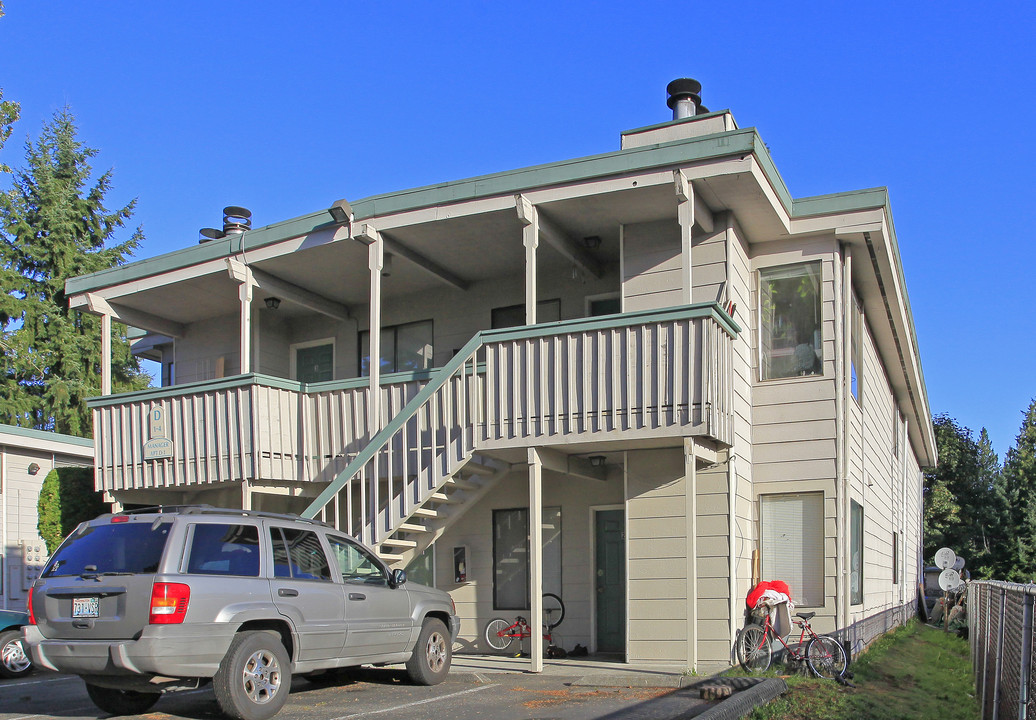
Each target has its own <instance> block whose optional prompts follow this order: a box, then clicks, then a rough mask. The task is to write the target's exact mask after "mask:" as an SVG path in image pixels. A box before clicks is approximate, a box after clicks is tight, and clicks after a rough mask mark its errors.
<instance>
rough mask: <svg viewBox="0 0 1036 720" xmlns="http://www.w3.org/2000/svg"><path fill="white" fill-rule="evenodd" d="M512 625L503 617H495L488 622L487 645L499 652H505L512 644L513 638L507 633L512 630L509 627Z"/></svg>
mask: <svg viewBox="0 0 1036 720" xmlns="http://www.w3.org/2000/svg"><path fill="white" fill-rule="evenodd" d="M510 627H511V623H509V622H507V621H506V620H504V619H503V618H493V619H492V620H490V621H489V622H488V623H487V624H486V633H485V635H486V647H489V648H491V649H493V650H496V651H497V652H503V651H504V650H506V649H507V647H508V646H509V645H510V644H511V640H513V639H514V638H512V637H511V636H510V635H508V634H507V633H508V632H510V631H509V630H508V628H510Z"/></svg>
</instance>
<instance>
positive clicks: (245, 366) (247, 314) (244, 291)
mask: <svg viewBox="0 0 1036 720" xmlns="http://www.w3.org/2000/svg"><path fill="white" fill-rule="evenodd" d="M248 275H249V278H248V280H246V281H245V282H243V283H241V286H240V287H239V288H238V297H239V298H240V299H241V364H240V370H241V374H242V375H244V374H245V373H249V372H252V282H251V271H249V272H248Z"/></svg>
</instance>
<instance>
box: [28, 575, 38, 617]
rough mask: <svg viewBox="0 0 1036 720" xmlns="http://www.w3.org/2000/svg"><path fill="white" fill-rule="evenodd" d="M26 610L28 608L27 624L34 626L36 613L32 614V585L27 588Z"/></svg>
mask: <svg viewBox="0 0 1036 720" xmlns="http://www.w3.org/2000/svg"><path fill="white" fill-rule="evenodd" d="M28 608H29V624H30V625H35V624H36V613H34V612H33V611H32V585H30V586H29V603H28Z"/></svg>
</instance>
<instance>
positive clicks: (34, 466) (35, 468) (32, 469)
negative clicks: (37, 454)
mask: <svg viewBox="0 0 1036 720" xmlns="http://www.w3.org/2000/svg"><path fill="white" fill-rule="evenodd" d="M26 470H28V471H29V474H30V475H35V474H36V473H38V472H39V471H40V464H39V463H29V467H28V468H26Z"/></svg>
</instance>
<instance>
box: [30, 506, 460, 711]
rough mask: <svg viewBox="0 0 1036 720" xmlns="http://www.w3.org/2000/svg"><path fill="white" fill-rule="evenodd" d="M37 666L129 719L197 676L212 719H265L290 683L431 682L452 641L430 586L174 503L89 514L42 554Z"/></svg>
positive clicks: (272, 521) (299, 533) (299, 538)
mask: <svg viewBox="0 0 1036 720" xmlns="http://www.w3.org/2000/svg"><path fill="white" fill-rule="evenodd" d="M29 613H30V619H29V623H30V624H29V625H27V626H26V627H25V639H26V641H27V645H28V646H29V648H30V652H31V653H32V657H33V660H34V661H35V662H36V663H38V664H39V666H40V667H44V668H49V669H51V670H56V671H58V672H64V673H74V674H77V675H80V676H81V677H82V678H83V680H84V681H85V682H86V689H87V692H88V693H89V695H90V698H91V699H92V700H93V701H94V703H95V704H96V705H97V706H98V707H99V708H101V709H102V710H104V711H105V712H108V713H112V714H115V715H128V714H138V713H142V712H144V711H146V710H147V709H148V708H150V707H151V706H152V705H153V704H154V703H155V702H156V701H157V700H158V698H159V695H160V694H161V693H164V692H169V691H173V690H184V689H193V688H196V687H199V686H200V685H201V684H203V683H205V682H208V681H209V680H210V679H211V681H212V683H213V688H214V690H215V693H216V699H217V700H218V701H219V705H220V707H221V708H222V710H223V712H224V713H226V714H227V715H229V716H231V717H235V718H241V719H242V720H266V719H267V718H270V717H272V716H273V715H275V714H276V713H277V711H278V710H280V709H281V707H282V706H283V705H284V703H285V701H286V700H287V696H288V692H289V689H290V687H291V678H292V675H293V674H301V675H308V676H313V675H317V674H321V673H323V672H326V671H328V670H331V669H334V668H348V667H354V666H357V665H363V664H374V665H382V664H387V663H399V662H405V663H406V669H407V672H408V674H409V676H410V678H411V680H412V681H413V682H415V683H417V684H421V685H433V684H435V683H438V682H441V681H442V680H443V679H444V678H445V677H446V674H447V672H448V671H449V668H450V660H451V652H452V645H453V641H454V640H455V639H456V636H457V631H458V630H459V620H458V618H457V616H456V608H455V606H454V605H453V601H452V600H451V598H450V596H449V595H448V594H447V593H445V592H442V591H440V590H435V589H433V588H429V587H425V586H423V585H417V584H415V583H409V584H408V583H407V582H406V573H405V572H404V571H402V570H396V571H394V572H390V571H389V569H388V567H386V566H385V564H384V563H382V561H381V560H380V559H379V558H378V557H377V556H376V555H375V554H374V553H373V552H372V551H371V550H370V549H368V548H367V547H365V546H363V545H361V544H360V543H358V542H356V540H354V539H353V538H351V537H349V536H347V535H345V534H344V533H342V532H339V531H337V530H335V529H334V528H332V527H330V526H328V525H325V524H323V523H320V522H316V521H312V520H305V519H303V518H300V517H298V516H295V515H275V514H272V513H263V512H252V511H244V510H227V509H218V508H210V507H198V506H191V507H177V508H163V509H149V510H144V511H135V512H126V513H117V514H112V515H102V516H101V517H99V518H97V519H95V520H91V521H90V522H87V523H83V524H82V525H80V526H79V527H78V528H77V529H76V530H75V531H74V532H73V533H72V534H71V535H69V536H68V537H67V538H66V539H65V541H64V542H63V543H62V544H61V547H60V548H58V550H57V552H55V553H54V555H53V557H52V558H51V560H50V562H49V563H48V564H47V567H46V568H44V571H43V573H42V574H41V576H40V578H39V579H38V580H37V581H36V582H35V584H34V585H33V588H32V590H31V591H30V595H29Z"/></svg>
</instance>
